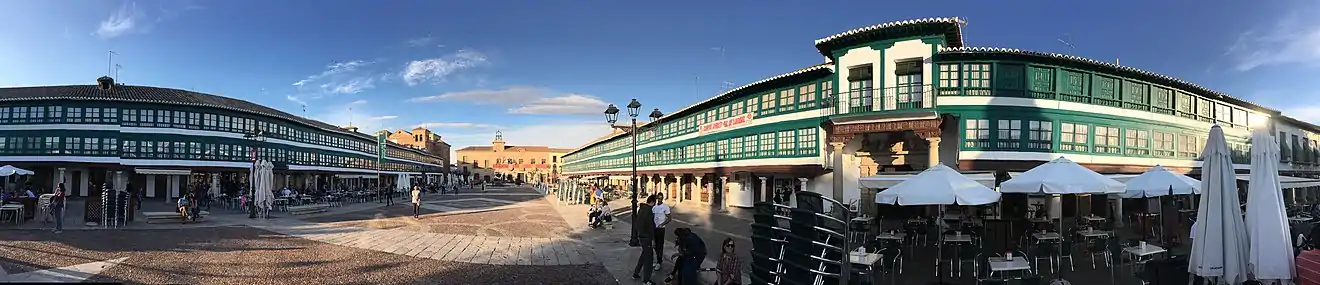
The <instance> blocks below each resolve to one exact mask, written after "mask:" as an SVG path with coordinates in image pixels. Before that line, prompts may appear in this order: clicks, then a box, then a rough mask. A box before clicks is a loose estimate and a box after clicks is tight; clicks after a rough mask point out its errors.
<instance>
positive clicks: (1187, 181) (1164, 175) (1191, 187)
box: [1120, 165, 1201, 199]
mask: <svg viewBox="0 0 1320 285" xmlns="http://www.w3.org/2000/svg"><path fill="white" fill-rule="evenodd" d="M1125 187H1126V188H1125V189H1126V190H1127V191H1125V192H1123V194H1122V195H1120V196H1122V197H1123V198H1129V199H1130V198H1153V197H1160V196H1165V195H1187V194H1198V195H1199V194H1201V181H1200V180H1196V179H1195V178H1191V177H1188V176H1187V175H1182V174H1177V173H1173V171H1169V169H1167V168H1164V166H1162V165H1156V166H1155V167H1151V168H1150V169H1147V170H1146V172H1144V173H1141V175H1138V176H1137V177H1133V178H1132V179H1131V180H1128V181H1127V185H1125Z"/></svg>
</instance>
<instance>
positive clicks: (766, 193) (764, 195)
mask: <svg viewBox="0 0 1320 285" xmlns="http://www.w3.org/2000/svg"><path fill="white" fill-rule="evenodd" d="M756 178H760V179H761V199H762V200H764V201H752V203H756V202H772V203H773V202H774V201H775V200H774V199H771V196H772V195H774V191H770V189H769V188H766V187H765V180H766V179H769V177H765V176H757V177H756Z"/></svg>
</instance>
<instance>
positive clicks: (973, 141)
mask: <svg viewBox="0 0 1320 285" xmlns="http://www.w3.org/2000/svg"><path fill="white" fill-rule="evenodd" d="M963 147H967V148H987V147H990V120H988V119H965V120H963Z"/></svg>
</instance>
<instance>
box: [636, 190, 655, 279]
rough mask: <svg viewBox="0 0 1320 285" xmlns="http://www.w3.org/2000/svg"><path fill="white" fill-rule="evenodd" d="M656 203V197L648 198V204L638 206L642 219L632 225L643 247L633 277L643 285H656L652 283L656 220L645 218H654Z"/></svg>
mask: <svg viewBox="0 0 1320 285" xmlns="http://www.w3.org/2000/svg"><path fill="white" fill-rule="evenodd" d="M655 201H656V199H655V196H650V197H646V203H644V204H639V205H637V217H642V218H641V219H633V220H634V221H636V222H635V223H634V224H633V225H632V226H633V231H636V232H637V241H638V245H640V246H641V247H642V254H641V255H639V256H637V266H635V267H633V276H632V277H633V279H641V280H643V281H642V284H643V285H655V282H653V281H651V272H652V271H655V269H654V268H655V267H653V266H655V263H654V262H655V261H654V260H652V259H655V254H654V252H655V250H654V247H655V241H654V239H655V231H653V229H655V220H654V219H646V218H645V217H651V216H652V214H651V205H653V204H655ZM639 274H640V275H639Z"/></svg>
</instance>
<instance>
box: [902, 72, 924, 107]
mask: <svg viewBox="0 0 1320 285" xmlns="http://www.w3.org/2000/svg"><path fill="white" fill-rule="evenodd" d="M896 87H897V92H896V93H895V95H897V96H898V98H897V99H898V103H908V102H921V101H922V99H923V98H925V94H923V92H922V88H923V87H924V86H922V83H921V73H917V74H908V75H899V76H898V86H896ZM915 107H921V106H915ZM900 108H902V106H900Z"/></svg>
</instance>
